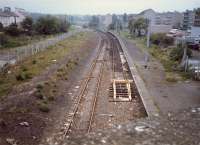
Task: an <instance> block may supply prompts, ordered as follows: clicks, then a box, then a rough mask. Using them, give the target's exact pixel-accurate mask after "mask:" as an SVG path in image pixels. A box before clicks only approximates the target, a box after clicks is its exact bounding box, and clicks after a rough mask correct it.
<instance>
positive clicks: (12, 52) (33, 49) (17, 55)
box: [0, 30, 80, 71]
mask: <svg viewBox="0 0 200 145" xmlns="http://www.w3.org/2000/svg"><path fill="white" fill-rule="evenodd" d="M78 32H80V30H77V31H74V32H68V33H64V34H58V35H56V36H54V37H52V38H48V39H45V40H42V41H39V42H35V43H33V44H29V45H26V46H21V47H16V48H13V49H8V50H1V51H0V71H2V70H3V69H4V67H6V66H7V64H15V63H16V62H19V61H22V60H23V59H24V58H27V57H29V56H31V55H34V54H36V53H38V52H41V51H44V50H46V49H47V48H48V47H50V46H54V45H55V44H56V43H58V42H60V41H62V40H64V39H66V38H68V37H70V36H72V35H74V34H76V33H78Z"/></svg>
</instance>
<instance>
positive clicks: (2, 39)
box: [0, 33, 8, 46]
mask: <svg viewBox="0 0 200 145" xmlns="http://www.w3.org/2000/svg"><path fill="white" fill-rule="evenodd" d="M7 43H8V37H7V36H6V35H5V34H3V33H2V34H0V45H1V46H4V45H6V44H7Z"/></svg>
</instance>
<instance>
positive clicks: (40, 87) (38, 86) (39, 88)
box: [36, 84, 44, 90]
mask: <svg viewBox="0 0 200 145" xmlns="http://www.w3.org/2000/svg"><path fill="white" fill-rule="evenodd" d="M36 88H37V89H38V90H42V89H43V88H44V86H43V85H42V84H38V85H37V86H36Z"/></svg>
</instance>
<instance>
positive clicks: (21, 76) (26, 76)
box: [16, 72, 32, 81]
mask: <svg viewBox="0 0 200 145" xmlns="http://www.w3.org/2000/svg"><path fill="white" fill-rule="evenodd" d="M31 78H32V75H31V74H30V73H28V72H20V73H19V74H18V75H17V76H16V80H17V81H25V80H27V79H31Z"/></svg>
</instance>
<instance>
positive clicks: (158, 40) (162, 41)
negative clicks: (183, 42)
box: [150, 33, 174, 46]
mask: <svg viewBox="0 0 200 145" xmlns="http://www.w3.org/2000/svg"><path fill="white" fill-rule="evenodd" d="M150 40H151V42H152V43H153V44H155V45H163V46H170V45H173V43H174V39H173V38H172V37H168V36H166V34H165V33H157V34H152V35H151V39H150Z"/></svg>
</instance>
